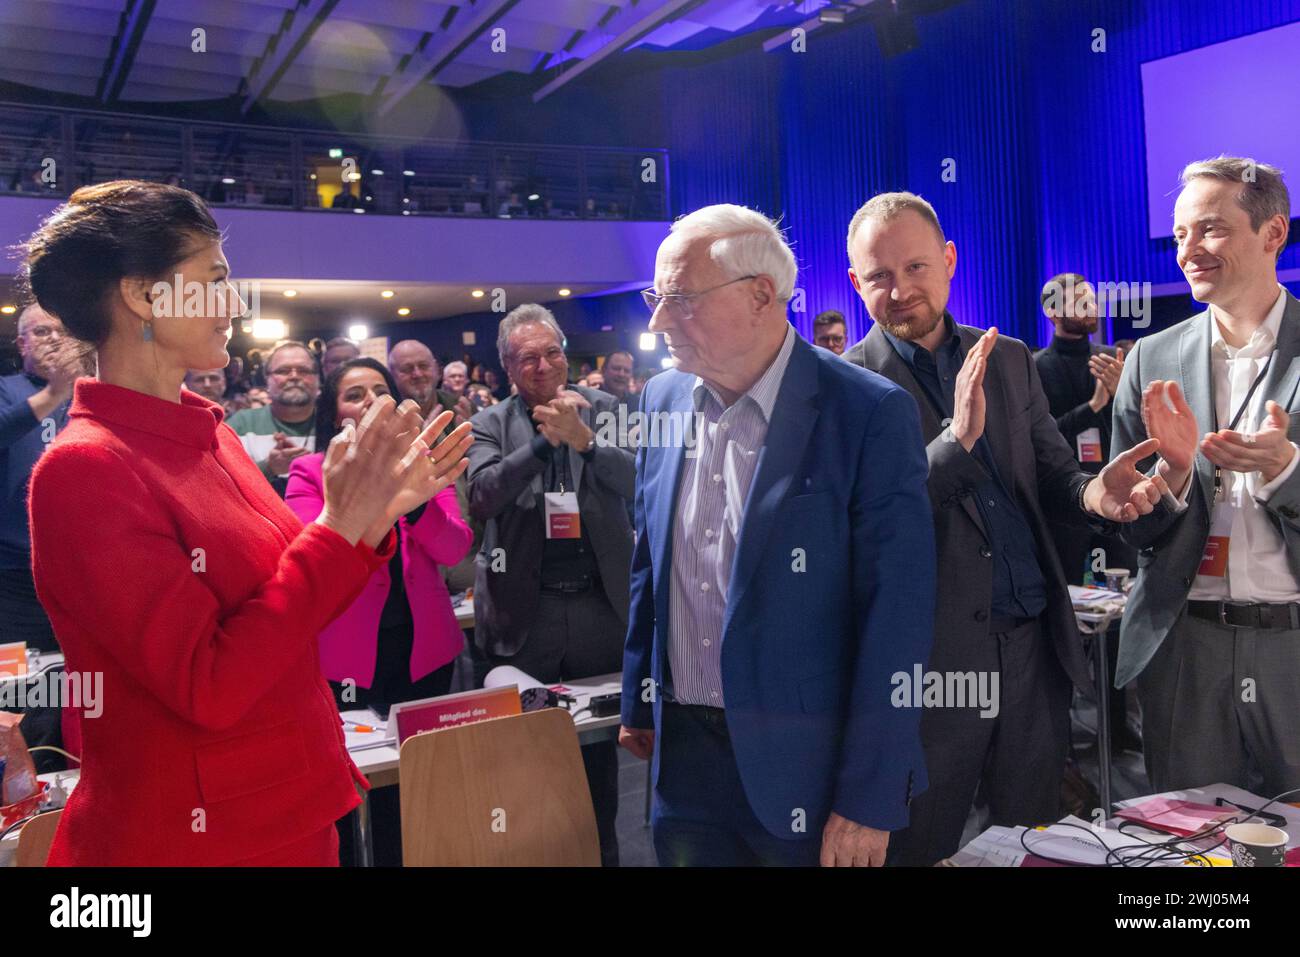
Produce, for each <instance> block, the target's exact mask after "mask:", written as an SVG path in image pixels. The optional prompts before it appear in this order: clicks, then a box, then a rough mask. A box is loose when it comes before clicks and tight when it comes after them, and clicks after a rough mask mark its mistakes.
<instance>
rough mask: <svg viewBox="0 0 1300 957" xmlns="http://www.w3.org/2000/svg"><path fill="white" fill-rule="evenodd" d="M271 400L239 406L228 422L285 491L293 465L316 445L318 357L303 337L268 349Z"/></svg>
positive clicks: (260, 467) (251, 453)
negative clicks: (265, 403)
mask: <svg viewBox="0 0 1300 957" xmlns="http://www.w3.org/2000/svg"><path fill="white" fill-rule="evenodd" d="M266 366H267V370H268V380H269V381H268V385H267V394H268V395H269V397H270V405H268V406H262V407H257V406H253V405H251V402H252V396H251V390H250V397H249V398H250V408H247V409H244V410H242V411H239V412H236V413H235V414H234V415H232V416H231V417H230V421H229V425H230V427H231V428H232V429H234V430H235V434H236V435H238V436H239V438H240V440H241V441H242V442H243V443H244V448H245V449H246V450H247V451H248V454H249V457H251V458H252V460H253V461H254V462H256V463H257V467H258V468H259V469H261V470H262V474H263V475H265V476H266V478H267V481H269V482H270V483H271V484H272V485H273V486H274V487H275V490H276V491H277V492H279V493H280V495H281V496H283V495H284V483H285V480H286V479H287V478H288V476H289V465H290V464H291V463H292V462H293V460H294V459H296V458H297V457H298V456H300V455H306V454H307V453H309V452H311V451H313V450H314V449H315V442H314V439H313V435H314V432H315V427H316V415H315V413H316V397H317V395H318V394H319V392H320V375H319V374H318V373H317V371H316V360H315V358H314V357H313V356H312V354H311V350H310V349H308V348H307V347H306V346H305V345H303V344H302V343H301V342H297V341H295V340H292V339H290V340H286V341H284V342H280V343H277V344H276V346H275V347H274V348H273V349H272V350H271V351H270V352H269V353H267V356H266Z"/></svg>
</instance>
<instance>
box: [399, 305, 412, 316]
mask: <svg viewBox="0 0 1300 957" xmlns="http://www.w3.org/2000/svg"><path fill="white" fill-rule="evenodd" d="M397 314H398V315H399V316H409V315H410V314H411V309H410V307H409V306H403V307H402V308H401V309H398V310H397Z"/></svg>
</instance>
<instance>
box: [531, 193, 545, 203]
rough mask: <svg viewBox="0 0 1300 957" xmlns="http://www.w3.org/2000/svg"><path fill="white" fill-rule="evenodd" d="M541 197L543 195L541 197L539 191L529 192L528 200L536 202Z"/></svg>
mask: <svg viewBox="0 0 1300 957" xmlns="http://www.w3.org/2000/svg"><path fill="white" fill-rule="evenodd" d="M541 198H542V197H541V195H540V194H539V193H529V194H528V202H530V203H535V202H537V201H538V200H539V199H541Z"/></svg>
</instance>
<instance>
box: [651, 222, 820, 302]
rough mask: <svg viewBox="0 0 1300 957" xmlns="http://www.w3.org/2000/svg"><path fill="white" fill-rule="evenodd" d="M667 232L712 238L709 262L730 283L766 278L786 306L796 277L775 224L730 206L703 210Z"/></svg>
mask: <svg viewBox="0 0 1300 957" xmlns="http://www.w3.org/2000/svg"><path fill="white" fill-rule="evenodd" d="M671 232H674V233H678V232H699V233H704V234H705V235H706V236H711V237H713V242H712V243H711V244H710V245H709V258H710V259H712V260H713V262H714V263H715V264H716V265H717V267H718V268H719V269H721V270H722V271H723V272H724V273H726V275H727V276H728V277H729V278H731V279H739V278H741V277H742V276H770V277H771V278H772V282H773V283H775V284H776V296H777V298H778V299H779V300H780V301H781V302H789V301H790V299H791V297H792V296H794V281H795V277H796V276H797V275H798V273H799V267H798V265H797V264H796V263H795V259H794V253H793V252H792V251H791V249H790V244H789V243H787V242H786V241H785V237H784V236H783V235H782V234H781V230H780V229H779V228H778V227H777V225H776V223H774V222H773V221H772V220H770V219H768V218H767V217H766V216H764V215H763V214H762V213H760V212H756V211H755V210H752V209H748V208H747V207H744V206H735V205H733V204H731V203H719V204H717V205H716V206H705V207H703V208H701V209H697V210H696V211H695V212H693V213H688V214H687V215H685V216H683V217H682V218H681V219H679V220H677V221H676V222H675V223H673V225H672V229H671Z"/></svg>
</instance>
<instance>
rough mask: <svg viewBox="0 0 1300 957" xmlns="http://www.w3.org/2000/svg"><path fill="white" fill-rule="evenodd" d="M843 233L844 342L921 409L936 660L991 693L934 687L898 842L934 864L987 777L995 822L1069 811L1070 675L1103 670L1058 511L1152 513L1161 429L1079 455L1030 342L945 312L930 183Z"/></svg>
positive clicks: (949, 260) (871, 205) (1079, 517)
mask: <svg viewBox="0 0 1300 957" xmlns="http://www.w3.org/2000/svg"><path fill="white" fill-rule="evenodd" d="M848 245H849V258H850V262H851V263H852V268H851V269H850V270H849V277H850V279H851V280H852V282H853V286H854V289H856V290H857V292H858V294H859V295H860V296H861V298H862V301H863V304H864V305H865V306H866V307H867V311H868V312H869V313H870V314H871V317H872V319H874V320H875V325H874V326H873V327H872V329H871V331H870V332H869V333H868V335H867V337H866V338H865V339H864V340H862V342H860V343H858V344H857V345H855V346H854V347H853V348H852V349H850V350H849V351H848V352H847V353H845V355H844V358H845V359H848V360H849V361H850V362H855V363H857V364H858V365H861V366H864V367H865V368H868V369H871V370H873V371H875V372H879V373H880V374H882V375H884V376H886V377H887V378H890V379H892V380H894V381H895V382H897V383H898V384H899V385H901V386H903V387H904V388H905V389H907V390H908V391H909V392H910V393H911V394H912V395H913V397H914V398H915V399H916V402H917V405H918V406H919V407H920V409H921V430H922V433H923V435H924V438H925V440H926V442H927V448H926V453H927V456H928V458H929V462H930V474H929V481H928V487H929V492H930V500H931V504H932V506H933V509H934V525H935V540H936V545H937V550H938V561H939V574H938V595H937V600H936V607H935V634H934V646H933V650H932V652H931V655H930V661H929V669H928V672H927V674H937V675H939V676H941V677H942V685H941V686H940V687H943V688H949V687H952V688H957V687H959V686H960V687H966V688H969V687H970V679H967V680H966V682H965V684H964V685H961V684H960V683H959V682H957V681H956V680H954V679H955V678H956V677H957V676H967V675H969V676H971V677H972V678H973V679H974V681H975V683H976V684H977V685H979V683H980V682H983V683H984V685H981V687H984V686H987V687H988V690H989V691H990V692H991V693H990V694H988V695H987V696H986V695H983V694H981V695H980V696H979V700H978V701H972V700H971V696H970V695H969V694H967V695H966V696H965V697H964V698H961V699H960V700H947V699H946V697H945V696H943V695H940V696H939V697H941V698H944V700H940V701H935V702H932V701H927V702H926V710H925V711H924V712H923V713H922V715H921V744H922V746H923V748H924V750H925V760H926V765H927V768H928V770H929V775H930V788H929V790H928V791H926V792H925V793H924V794H922V795H921V796H920V797H918V798H916V799H915V800H914V801H913V802H912V807H911V819H910V824H909V826H908V828H907V829H906V830H904V831H902V832H900V833H898V834H895V835H894V837H893V839H892V840H891V842H890V846H889V851H890V856H889V860H890V862H891V863H895V864H906V865H914V866H924V865H931V864H934V863H935V862H936V861H938V860H940V859H941V858H944V857H947V856H949V855H951V854H952V853H954V852H955V851H956V850H957V847H958V844H959V842H960V839H961V834H962V828H963V826H964V825H965V823H966V818H967V816H968V815H969V812H970V807H971V800H972V798H973V797H974V796H975V793H976V790H977V789H979V790H981V791H982V793H983V795H984V796H985V798H986V799H987V800H988V802H989V806H990V811H991V819H992V822H993V823H995V824H1002V825H1015V824H1025V825H1032V824H1038V823H1041V822H1044V821H1050V820H1055V819H1056V818H1057V817H1059V804H1060V787H1061V780H1062V776H1063V773H1064V769H1065V759H1066V753H1067V749H1068V744H1069V714H1068V712H1069V704H1070V681H1071V680H1073V682H1074V683H1075V684H1076V685H1078V686H1079V687H1080V688H1082V689H1088V688H1090V687H1091V684H1092V682H1091V677H1090V675H1089V671H1088V667H1087V665H1086V664H1085V662H1084V659H1083V653H1082V645H1081V639H1080V636H1079V631H1078V626H1077V625H1076V624H1075V619H1074V611H1073V608H1072V606H1071V604H1070V597H1069V592H1068V590H1067V588H1066V580H1065V575H1064V573H1063V572H1062V570H1061V564H1060V561H1059V560H1058V558H1057V555H1056V551H1055V548H1054V546H1053V543H1052V533H1051V531H1050V529H1049V527H1048V524H1047V514H1049V513H1050V514H1051V515H1053V516H1054V517H1059V518H1062V519H1067V518H1069V517H1073V518H1074V520H1075V521H1077V522H1079V523H1085V522H1087V521H1093V522H1096V523H1097V524H1098V525H1099V526H1100V525H1101V524H1102V520H1103V519H1106V520H1113V521H1131V520H1132V519H1134V518H1136V517H1137V516H1138V515H1139V514H1143V513H1146V512H1150V511H1151V509H1152V508H1153V506H1154V503H1155V502H1156V501H1158V500H1159V489H1158V488H1157V487H1156V485H1155V483H1154V482H1153V481H1151V480H1148V479H1146V478H1145V477H1144V476H1142V475H1141V474H1140V473H1138V472H1137V470H1136V468H1135V467H1134V463H1135V462H1137V460H1138V458H1139V457H1140V456H1141V455H1149V454H1151V452H1152V451H1153V450H1154V448H1155V444H1149V445H1146V446H1143V447H1139V448H1138V449H1135V450H1133V453H1130V454H1129V455H1128V456H1126V457H1122V458H1121V459H1119V460H1117V461H1116V462H1114V463H1112V464H1110V465H1109V466H1107V467H1106V468H1105V469H1104V470H1103V471H1102V472H1101V474H1100V475H1098V476H1092V475H1089V474H1088V473H1086V472H1084V471H1082V470H1081V469H1080V468H1079V464H1078V462H1076V461H1075V458H1074V456H1073V454H1072V453H1071V450H1070V447H1069V446H1068V445H1067V444H1066V443H1065V440H1064V439H1063V438H1062V437H1061V433H1060V431H1059V430H1058V429H1057V427H1056V422H1055V421H1054V420H1053V418H1052V415H1051V412H1050V411H1049V409H1048V404H1047V397H1046V396H1045V395H1044V394H1043V388H1042V385H1041V384H1040V383H1039V379H1038V371H1037V368H1036V367H1035V365H1034V360H1033V356H1032V355H1031V354H1030V352H1029V350H1028V349H1027V348H1026V347H1025V345H1024V343H1022V342H1020V341H1018V340H1016V339H1010V338H1007V337H1001V338H999V337H998V335H997V330H996V329H990V330H989V331H988V332H986V333H983V334H982V335H981V330H978V329H972V328H970V327H968V326H958V325H957V324H956V323H955V322H954V321H953V319H952V316H951V315H949V314H948V312H947V310H946V306H947V302H948V288H949V281H950V280H951V278H952V275H953V271H954V270H955V268H956V262H957V254H956V249H955V247H954V246H953V244H952V243H951V242H947V241H946V240H945V239H944V236H943V231H942V229H941V228H940V226H939V220H938V217H937V216H936V215H935V212H934V209H933V208H932V207H931V206H930V204H929V203H927V202H926V201H925V200H923V199H922V198H921V197H919V196H916V195H914V194H912V193H884V194H881V195H879V196H876V197H874V198H873V199H871V200H870V201H868V202H867V203H866V204H865V205H864V206H863V207H862V208H861V209H860V210H859V211H858V213H857V215H856V216H854V218H853V222H852V224H851V225H850V227H849V239H848ZM927 681H928V679H927ZM954 698H955V699H956V698H960V696H954Z"/></svg>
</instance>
